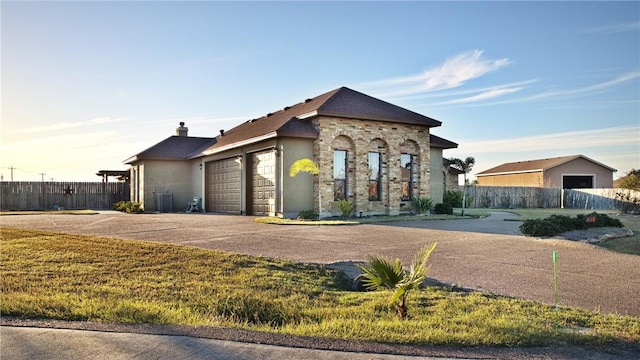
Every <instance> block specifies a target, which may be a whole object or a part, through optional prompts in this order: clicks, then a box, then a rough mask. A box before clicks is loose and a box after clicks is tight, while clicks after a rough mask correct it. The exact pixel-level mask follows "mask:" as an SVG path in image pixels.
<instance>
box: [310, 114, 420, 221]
mask: <svg viewBox="0 0 640 360" xmlns="http://www.w3.org/2000/svg"><path fill="white" fill-rule="evenodd" d="M313 122H314V126H315V127H316V129H317V130H318V132H319V136H318V139H317V140H316V141H315V144H314V147H315V148H314V153H315V154H316V159H317V163H318V166H319V169H320V175H319V184H320V187H319V188H320V189H319V190H318V188H316V189H315V190H316V194H315V196H316V198H318V197H319V199H320V200H319V204H318V205H317V208H316V209H315V210H316V211H318V213H319V214H320V215H321V216H322V217H327V216H338V215H341V212H340V209H339V207H338V205H337V204H336V202H335V201H334V194H333V182H334V181H333V180H334V179H333V150H334V148H335V147H336V146H337V147H348V149H346V150H348V153H347V154H348V157H349V159H348V169H347V171H348V175H347V181H348V189H347V197H348V199H349V200H350V201H351V202H352V203H353V204H354V205H355V213H356V214H359V213H360V212H363V214H368V215H374V214H389V215H396V214H399V213H402V212H408V211H410V202H409V201H401V199H400V197H401V192H402V174H401V167H400V155H401V153H402V152H412V153H413V155H414V156H415V165H416V167H415V168H414V189H413V194H414V196H430V195H431V188H430V186H429V184H430V163H431V161H430V144H429V128H427V127H421V126H415V125H404V124H396V123H385V122H379V121H363V120H355V119H342V118H339V119H338V118H332V117H318V118H316V119H314V120H313ZM336 141H337V143H336ZM372 144H375V146H376V147H378V146H379V149H380V152H381V155H382V159H383V160H382V161H383V165H382V166H383V175H382V193H381V200H380V201H369V199H368V170H369V167H368V160H367V159H368V152H369V151H370V149H371V146H373V145H372Z"/></svg>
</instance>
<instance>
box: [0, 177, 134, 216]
mask: <svg viewBox="0 0 640 360" xmlns="http://www.w3.org/2000/svg"><path fill="white" fill-rule="evenodd" d="M0 190H1V196H2V199H0V209H1V210H54V209H59V208H63V209H95V210H100V209H103V210H104V209H111V208H113V204H115V203H117V202H118V201H127V200H129V183H125V182H117V183H116V182H18V181H11V182H4V181H3V182H0Z"/></svg>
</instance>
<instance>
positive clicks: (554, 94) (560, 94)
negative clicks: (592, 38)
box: [432, 72, 640, 106]
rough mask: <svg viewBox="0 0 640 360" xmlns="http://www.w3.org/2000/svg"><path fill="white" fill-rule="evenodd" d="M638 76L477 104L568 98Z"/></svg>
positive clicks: (593, 91)
mask: <svg viewBox="0 0 640 360" xmlns="http://www.w3.org/2000/svg"><path fill="white" fill-rule="evenodd" d="M638 77H640V72H630V73H626V74H622V75H619V76H617V77H616V78H614V79H611V80H607V81H604V82H601V83H597V84H593V85H588V86H583V87H580V88H575V89H565V90H551V91H543V92H539V93H536V94H530V95H527V96H523V97H519V98H513V99H507V100H501V101H493V102H489V103H482V104H477V105H482V106H489V105H502V104H513V103H522V102H528V101H534V100H542V99H548V98H553V99H559V98H569V97H572V96H579V95H592V94H596V93H599V92H603V91H606V90H608V89H610V88H613V87H615V86H617V85H619V84H622V83H625V82H627V81H631V80H634V79H637V78H638ZM452 103H453V102H446V103H440V104H452ZM432 105H439V104H432Z"/></svg>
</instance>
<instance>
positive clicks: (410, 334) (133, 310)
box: [0, 228, 640, 346]
mask: <svg viewBox="0 0 640 360" xmlns="http://www.w3.org/2000/svg"><path fill="white" fill-rule="evenodd" d="M0 244H1V248H0V274H1V275H2V276H1V279H0V284H1V292H0V312H1V313H2V315H3V316H18V317H25V318H51V319H63V320H77V321H95V322H114V323H152V324H176V325H200V326H227V327H234V328H243V329H250V330H259V331H269V332H276V333H280V334H291V335H303V336H316V337H326V338H339V339H347V340H372V341H382V342H393V343H412V344H432V345H456V346H544V345H559V344H569V343H576V344H585V343H587V344H601V343H606V342H608V341H612V340H621V341H630V342H638V341H640V318H637V317H631V316H618V315H603V314H597V313H592V312H588V311H583V310H578V309H573V308H566V307H561V308H560V311H559V312H558V313H556V312H555V311H554V309H553V307H551V306H548V305H544V304H540V303H536V302H532V301H524V300H516V299H512V298H508V297H502V296H496V295H491V294H485V293H480V292H462V291H456V290H455V289H447V288H429V289H427V290H423V291H420V292H417V293H415V294H412V295H411V296H410V299H409V319H408V320H404V321H403V320H399V319H398V317H397V316H396V313H395V310H394V309H393V308H392V307H390V306H389V303H388V300H389V293H387V292H382V291H380V292H355V291H350V290H349V286H348V284H347V281H346V280H345V279H344V277H343V275H342V273H340V272H337V271H334V270H330V269H327V268H325V267H323V266H321V265H309V264H300V263H295V262H288V261H281V260H274V259H268V258H262V257H252V256H246V255H239V254H232V253H225V252H220V251H213V250H205V249H199V248H191V247H183V246H177V245H170V244H163V243H154V242H144V241H133V240H121V239H109V238H97V237H90V236H80V235H66V234H58V233H52V232H44V231H33V230H22V229H8V228H2V237H1V243H0ZM434 256H436V257H437V256H438V250H437V249H436V251H435V252H434V253H433V255H432V257H434ZM585 329H587V331H584V330H585Z"/></svg>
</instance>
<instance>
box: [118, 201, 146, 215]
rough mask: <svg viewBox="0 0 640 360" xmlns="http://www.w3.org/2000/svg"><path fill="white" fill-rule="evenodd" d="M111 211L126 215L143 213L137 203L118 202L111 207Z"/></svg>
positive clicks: (140, 205) (139, 204)
mask: <svg viewBox="0 0 640 360" xmlns="http://www.w3.org/2000/svg"><path fill="white" fill-rule="evenodd" d="M113 210H116V211H121V212H126V213H129V214H131V213H134V214H139V213H142V212H144V209H142V204H141V203H139V202H131V201H119V202H117V203H115V204H114V205H113Z"/></svg>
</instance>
